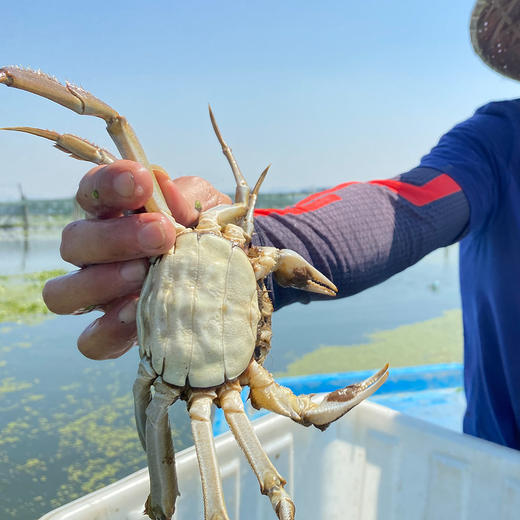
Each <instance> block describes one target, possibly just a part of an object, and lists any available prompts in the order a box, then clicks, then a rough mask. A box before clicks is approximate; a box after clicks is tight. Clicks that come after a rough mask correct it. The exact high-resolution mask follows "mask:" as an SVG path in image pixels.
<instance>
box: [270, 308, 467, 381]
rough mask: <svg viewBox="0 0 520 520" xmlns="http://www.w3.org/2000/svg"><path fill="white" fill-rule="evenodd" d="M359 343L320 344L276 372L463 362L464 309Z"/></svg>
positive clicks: (389, 331)
mask: <svg viewBox="0 0 520 520" xmlns="http://www.w3.org/2000/svg"><path fill="white" fill-rule="evenodd" d="M369 338H370V341H369V342H367V343H362V344H358V345H341V346H321V347H319V348H318V349H316V350H314V351H312V352H309V353H308V354H306V355H304V356H303V357H301V358H300V359H297V360H296V361H294V362H293V363H290V364H289V365H288V367H287V371H286V372H284V373H281V374H277V376H299V375H305V374H321V373H334V372H350V371H355V370H369V369H375V368H381V367H382V366H383V365H384V364H385V363H387V362H388V363H390V367H402V366H417V365H432V364H435V363H461V362H462V318H461V311H460V310H458V309H456V310H451V311H447V312H445V313H444V314H443V315H442V316H440V317H438V318H434V319H431V320H427V321H422V322H419V323H414V324H412V325H403V326H401V327H397V328H396V329H390V330H384V331H381V332H375V333H373V334H370V335H369Z"/></svg>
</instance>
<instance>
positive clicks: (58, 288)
mask: <svg viewBox="0 0 520 520" xmlns="http://www.w3.org/2000/svg"><path fill="white" fill-rule="evenodd" d="M147 271H148V261H147V260H144V259H143V260H130V261H129V262H119V263H113V264H99V265H91V266H88V267H85V268H84V269H79V270H78V271H74V272H72V273H69V274H65V275H63V276H59V277H58V278H53V279H52V280H49V281H48V282H47V283H46V284H45V286H44V288H43V300H44V302H45V304H46V305H47V307H48V308H49V310H51V311H52V312H54V313H55V314H73V313H78V312H80V311H81V310H82V309H89V308H90V307H95V306H99V305H104V304H107V303H109V302H111V301H113V300H116V299H117V298H120V297H122V296H125V295H128V294H133V293H136V292H138V291H139V290H140V289H141V286H142V284H143V281H144V278H145V277H146V273H147Z"/></svg>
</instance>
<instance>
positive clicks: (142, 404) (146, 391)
mask: <svg viewBox="0 0 520 520" xmlns="http://www.w3.org/2000/svg"><path fill="white" fill-rule="evenodd" d="M156 377H157V374H156V373H155V370H154V369H153V368H152V365H151V364H150V361H149V360H148V359H147V358H146V357H143V358H142V359H141V362H140V363H139V369H138V371H137V377H136V379H135V382H134V387H133V394H134V411H135V424H136V426H137V433H138V434H139V440H140V441H141V445H142V446H143V450H144V451H146V408H147V407H148V405H149V404H150V401H151V400H152V392H151V387H152V384H153V382H154V380H155V379H156Z"/></svg>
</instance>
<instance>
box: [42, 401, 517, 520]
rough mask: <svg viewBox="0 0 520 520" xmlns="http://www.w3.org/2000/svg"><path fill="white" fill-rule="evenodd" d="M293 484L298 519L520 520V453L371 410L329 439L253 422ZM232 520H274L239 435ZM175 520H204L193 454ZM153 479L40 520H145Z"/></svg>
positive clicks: (291, 426)
mask: <svg viewBox="0 0 520 520" xmlns="http://www.w3.org/2000/svg"><path fill="white" fill-rule="evenodd" d="M255 430H256V432H257V434H258V436H259V437H260V440H261V441H262V444H263V445H264V447H265V449H266V451H267V452H268V454H269V456H270V457H271V459H272V461H273V462H274V464H275V465H276V466H277V468H278V469H279V471H280V472H281V474H282V475H283V476H284V477H285V478H286V480H287V489H288V491H289V493H291V495H292V496H293V498H294V501H295V504H296V518H297V519H298V520H305V519H307V520H311V519H312V520H318V519H323V520H325V519H326V520H347V519H348V520H372V519H379V520H391V519H395V520H408V519H410V520H419V519H421V520H422V519H425V520H438V519H442V520H444V519H446V520H457V519H460V520H462V519H468V520H480V519H481V520H489V519H493V520H517V519H518V518H520V452H516V451H514V450H510V449H508V448H503V447H501V446H498V445H495V444H492V443H489V442H486V441H482V440H479V439H476V438H473V437H469V436H465V435H463V434H460V433H457V432H454V431H450V430H447V429H444V428H441V427H439V426H435V425H433V424H430V423H427V422H424V421H422V420H419V419H415V418H413V417H409V416H406V415H403V414H401V413H399V412H396V411H394V410H391V409H389V408H385V407H383V406H380V405H377V404H374V403H370V402H365V403H363V404H361V405H360V406H358V407H357V408H355V409H354V410H353V411H351V412H350V413H349V414H347V416H345V417H344V418H343V419H341V420H340V421H338V422H337V423H335V424H333V425H332V426H331V427H330V428H329V429H328V430H327V431H325V432H320V431H318V430H317V429H315V428H304V427H302V426H299V425H297V424H295V423H293V422H292V421H290V420H288V419H285V418H282V417H279V416H274V415H268V416H265V417H262V418H261V419H258V420H257V421H255ZM216 444H217V452H218V457H219V461H220V464H221V471H222V476H223V480H224V491H225V497H226V504H227V507H228V511H229V515H230V518H231V519H233V520H238V519H241V520H260V519H261V520H264V519H265V520H274V519H275V518H276V516H275V514H274V512H273V510H272V509H271V506H270V503H269V500H268V499H267V498H266V497H264V496H262V495H261V494H260V492H259V486H258V483H257V481H256V479H255V477H254V475H253V473H252V471H251V470H250V468H249V466H248V464H247V461H246V460H245V458H244V457H243V455H242V453H240V451H239V449H238V447H237V446H236V444H235V441H234V439H233V437H232V436H231V435H230V434H229V433H226V434H223V435H221V436H219V437H218V438H217V440H216ZM177 466H178V474H179V483H180V490H181V497H180V499H179V500H178V502H177V512H176V514H175V516H174V518H175V519H176V520H199V519H200V520H202V519H203V511H202V498H201V491H200V481H199V474H198V467H197V460H196V456H195V452H194V450H193V449H192V448H190V449H187V450H185V451H183V452H181V453H180V454H179V455H178V458H177ZM147 494H148V474H147V471H146V470H142V471H138V472H137V473H134V474H133V475H130V476H129V477H127V478H125V479H123V480H121V481H119V482H117V483H115V484H112V485H110V486H108V487H106V488H103V489H101V490H99V491H97V492H95V493H92V494H90V495H87V496H85V497H83V498H80V499H79V500H76V501H74V502H71V503H70V504H67V505H65V506H63V507H61V508H59V509H57V510H55V511H53V512H51V513H48V514H47V515H45V516H43V517H42V519H41V520H43V519H45V520H72V519H74V520H87V519H88V520H108V519H110V520H123V519H124V520H137V519H140V520H142V519H143V513H142V512H143V504H144V501H145V499H146V496H147Z"/></svg>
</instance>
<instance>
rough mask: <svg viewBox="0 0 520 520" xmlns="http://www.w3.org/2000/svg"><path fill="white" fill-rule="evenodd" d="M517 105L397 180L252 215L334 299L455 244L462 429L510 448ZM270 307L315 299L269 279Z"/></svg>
mask: <svg viewBox="0 0 520 520" xmlns="http://www.w3.org/2000/svg"><path fill="white" fill-rule="evenodd" d="M519 176H520V101H505V102H499V103H491V104H489V105H486V106H485V107H483V108H481V109H479V110H478V111H477V112H476V113H475V114H474V116H472V117H471V118H470V119H468V120H466V121H464V122H463V123H461V124H459V125H457V126H456V127H455V128H453V129H452V130H451V131H449V132H448V133H447V134H445V135H444V136H443V137H442V138H441V140H440V142H439V144H438V145H437V146H436V147H435V148H433V150H432V151H431V152H430V153H429V154H428V155H426V156H425V157H423V159H422V160H421V164H420V166H419V167H417V168H414V169H413V170H411V171H409V172H406V173H404V174H402V175H399V176H398V177H396V178H395V179H390V180H384V181H371V182H369V183H351V182H349V183H345V184H342V185H340V186H337V187H336V188H333V189H331V190H327V191H325V192H321V193H318V194H315V195H313V196H311V197H309V198H308V199H306V200H304V201H302V202H301V203H298V204H297V205H295V206H294V207H291V208H286V209H284V210H263V211H262V210H261V211H259V212H258V216H257V219H256V221H255V226H256V231H257V235H256V237H255V238H254V241H255V242H256V243H258V244H260V245H274V246H275V247H286V248H289V249H294V250H296V251H298V252H299V253H300V254H301V255H302V256H304V257H305V258H306V259H307V260H309V261H310V262H311V263H312V264H313V265H314V266H315V267H316V268H318V269H319V270H320V271H321V272H323V273H324V274H325V275H326V276H328V277H329V278H330V279H332V280H333V281H334V283H335V284H336V286H338V289H339V293H338V295H339V296H349V295H351V294H354V293H356V292H359V291H361V290H363V289H365V288H367V287H370V286H372V285H375V284H377V283H379V282H381V281H383V280H385V279H387V278H388V277H390V276H392V275H393V274H395V273H397V272H399V271H401V270H403V269H405V268H406V267H408V266H410V265H412V264H414V263H415V262H417V261H418V260H420V259H421V258H422V257H423V256H425V255H426V254H427V253H429V252H430V251H432V250H434V249H436V248H438V247H442V246H446V245H449V244H452V243H454V242H457V241H459V240H461V243H460V280H461V292H462V307H463V324H464V370H465V376H464V379H465V392H466V397H467V411H466V414H465V418H464V431H465V432H466V433H469V434H472V435H476V436H479V437H482V438H484V439H488V440H490V441H494V442H497V443H499V444H503V445H506V446H510V447H512V448H516V449H520V193H519V185H518V179H519ZM269 283H270V289H271V290H272V294H273V301H274V305H275V308H280V307H282V306H284V305H287V304H288V303H292V302H294V301H300V302H308V301H310V300H315V299H320V298H322V297H320V296H316V295H314V294H312V293H305V292H302V291H297V290H293V289H283V288H280V287H278V286H277V285H276V284H275V283H273V282H272V281H269Z"/></svg>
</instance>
